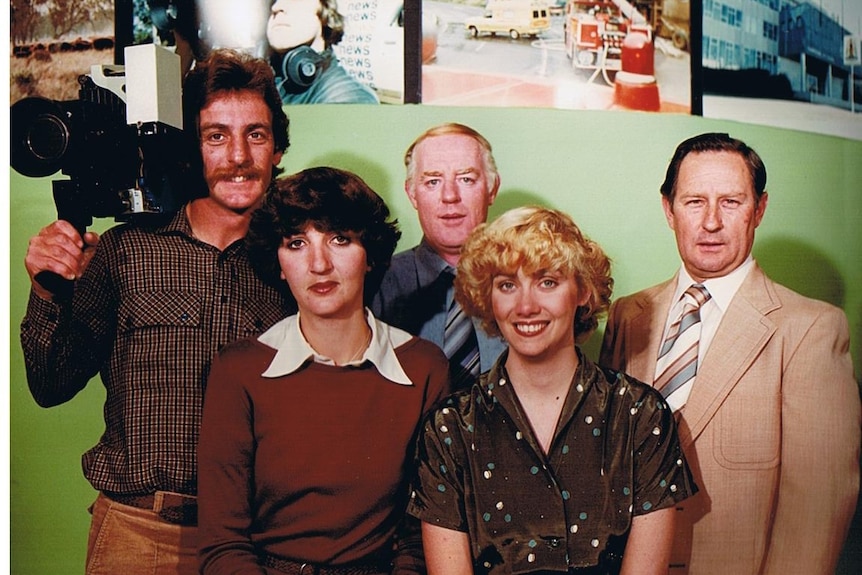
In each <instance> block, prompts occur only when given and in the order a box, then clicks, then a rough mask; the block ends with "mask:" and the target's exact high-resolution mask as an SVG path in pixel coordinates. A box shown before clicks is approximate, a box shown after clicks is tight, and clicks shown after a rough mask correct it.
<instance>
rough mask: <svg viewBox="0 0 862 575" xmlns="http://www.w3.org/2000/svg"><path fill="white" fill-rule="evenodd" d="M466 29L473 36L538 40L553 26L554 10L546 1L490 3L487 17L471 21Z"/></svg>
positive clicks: (487, 6)
mask: <svg viewBox="0 0 862 575" xmlns="http://www.w3.org/2000/svg"><path fill="white" fill-rule="evenodd" d="M464 27H465V29H466V30H467V32H469V34H470V36H472V37H473V38H477V37H478V36H479V35H480V34H491V35H492V36H493V35H495V34H498V33H499V34H507V35H508V36H509V37H510V38H512V39H513V40H517V39H518V38H520V37H521V36H534V37H538V36H539V34H541V33H542V32H544V31H545V30H548V29H549V28H550V27H551V18H550V10H549V8H548V3H547V2H546V1H544V0H488V3H487V5H486V6H485V14H484V16H478V17H474V18H467V19H466V20H465V21H464Z"/></svg>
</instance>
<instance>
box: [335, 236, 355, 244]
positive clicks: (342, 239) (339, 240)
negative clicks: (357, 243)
mask: <svg viewBox="0 0 862 575" xmlns="http://www.w3.org/2000/svg"><path fill="white" fill-rule="evenodd" d="M352 241H353V240H352V239H351V237H350V236H348V235H346V234H335V235H333V236H332V243H333V244H335V245H337V246H347V245H350V243H351V242H352Z"/></svg>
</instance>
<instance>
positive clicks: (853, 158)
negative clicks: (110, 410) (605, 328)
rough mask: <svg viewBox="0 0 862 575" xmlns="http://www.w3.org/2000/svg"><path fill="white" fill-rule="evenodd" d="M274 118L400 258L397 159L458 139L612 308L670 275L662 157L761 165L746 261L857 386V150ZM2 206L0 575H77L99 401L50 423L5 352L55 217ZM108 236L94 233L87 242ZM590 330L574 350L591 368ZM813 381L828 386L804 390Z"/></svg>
mask: <svg viewBox="0 0 862 575" xmlns="http://www.w3.org/2000/svg"><path fill="white" fill-rule="evenodd" d="M287 111H288V114H289V116H290V119H291V142H292V143H291V147H290V150H289V151H288V153H287V155H286V156H285V158H284V160H283V162H282V165H283V166H284V168H285V169H286V172H288V173H292V172H296V171H298V170H301V169H303V168H306V167H309V166H314V165H332V166H337V167H340V168H344V169H348V170H352V171H354V172H356V173H358V174H359V175H360V176H362V177H363V178H364V179H365V180H366V181H367V182H368V183H369V184H370V185H371V186H372V187H373V188H374V189H375V190H377V191H378V193H380V194H381V195H382V196H383V197H384V198H385V199H386V201H387V202H388V203H389V206H390V208H391V209H392V211H393V213H394V214H395V216H396V217H398V219H399V221H400V223H401V229H402V231H403V237H402V242H401V247H408V246H411V245H413V244H414V243H416V242H417V241H418V240H419V238H420V235H421V233H420V231H419V228H418V224H417V221H416V217H415V213H414V211H413V208H412V207H411V206H410V204H409V202H408V201H407V198H406V196H405V194H404V192H403V180H404V168H403V163H402V158H403V154H404V150H405V149H406V147H407V146H408V145H409V144H410V142H411V141H412V140H413V139H414V138H415V137H416V136H417V135H418V134H419V133H420V132H422V131H423V130H425V129H426V128H428V127H430V126H432V125H435V124H438V123H442V122H447V121H457V122H462V123H466V124H469V125H471V126H473V127H474V128H476V129H478V130H479V131H480V132H481V133H483V134H484V135H485V136H486V137H487V138H488V139H489V140H490V142H491V144H492V145H493V146H494V152H495V157H496V159H497V163H498V167H499V169H500V174H501V176H502V187H501V192H500V195H499V197H498V199H497V202H496V204H495V205H494V207H493V209H492V212H491V217H492V218H493V217H496V216H497V215H499V214H500V213H501V212H503V211H505V210H507V209H509V208H512V207H514V206H518V205H522V204H526V203H542V204H545V205H549V206H552V207H555V208H558V209H561V210H564V211H566V212H568V213H569V214H571V215H572V216H573V217H574V219H575V220H576V221H577V222H578V224H579V225H580V226H581V227H582V229H583V230H584V231H585V232H586V233H587V234H588V235H589V236H590V237H592V238H593V239H595V240H596V241H598V242H599V243H600V244H601V245H602V246H603V247H604V248H605V250H606V251H607V252H608V254H609V255H610V256H611V258H612V259H613V261H614V277H615V279H616V287H615V294H617V295H624V294H628V293H631V292H633V291H636V290H638V289H641V288H644V287H647V286H649V285H652V284H654V283H657V282H659V281H661V280H663V279H665V278H668V277H670V276H671V275H672V274H673V273H674V272H675V271H676V269H677V267H678V266H679V259H678V256H677V253H676V246H675V243H674V239H673V235H672V233H671V231H670V230H669V229H668V227H667V224H666V222H665V220H664V215H663V213H662V210H661V203H660V198H659V193H658V187H659V184H660V183H661V181H662V179H663V176H664V170H665V167H666V165H667V162H668V160H669V159H670V156H671V154H672V152H673V150H674V148H675V147H676V145H677V144H678V143H679V142H680V141H682V140H683V139H685V138H687V137H689V136H691V135H694V134H697V133H701V132H706V131H722V132H729V133H730V134H731V135H732V136H735V137H738V138H740V139H742V140H744V141H746V142H747V143H748V144H750V145H751V146H753V147H754V148H755V149H756V150H757V151H758V152H759V153H760V154H761V156H762V157H763V159H764V161H765V163H766V167H767V170H768V173H769V180H768V186H767V187H768V191H769V194H770V200H769V206H768V209H767V212H766V216H765V219H764V221H763V223H762V224H761V226H760V228H759V229H758V231H757V239H756V242H755V248H754V253H755V256H756V257H757V259H758V261H759V262H760V264H761V265H762V266H763V268H764V269H765V270H766V271H767V272H768V273H769V274H770V275H771V276H772V277H774V278H775V279H777V280H779V281H781V282H783V283H785V284H787V285H788V286H790V287H791V288H793V289H795V290H797V291H799V292H801V293H803V294H806V295H809V296H811V297H816V298H819V299H823V300H826V301H830V302H832V303H833V304H835V305H838V306H839V307H842V308H843V309H844V310H845V312H846V313H847V316H848V318H849V320H850V326H851V334H852V336H851V337H852V341H851V345H852V348H851V349H852V353H853V356H854V365H855V367H856V373H857V378H858V377H859V374H860V373H862V369H860V366H862V141H853V140H847V139H842V138H836V137H830V136H822V135H816V134H811V133H803V132H796V131H791V130H785V129H776V128H767V127H762V126H753V125H747V124H740V123H736V122H730V121H720V120H708V119H704V118H699V117H691V116H682V115H679V116H677V115H667V114H663V115H656V114H645V113H637V112H611V111H596V112H593V111H574V112H573V111H561V110H545V109H499V108H496V109H475V108H445V107H432V106H379V107H378V106H347V105H344V106H307V107H303V106H297V107H292V108H289V109H288V110H287ZM10 208H11V211H10V214H11V217H10V220H11V230H10V237H11V246H10V248H11V252H10V324H11V325H10V419H11V430H10V432H11V433H10V460H11V470H10V491H11V502H10V512H11V517H10V521H11V567H12V569H11V571H12V573H15V574H16V575H43V574H51V575H65V574H78V573H81V572H82V571H83V566H84V555H85V549H86V540H87V529H88V526H89V515H88V513H87V507H88V506H89V505H90V503H91V502H92V500H93V499H94V497H95V492H94V491H93V490H92V489H91V488H90V486H89V484H88V483H87V482H86V481H85V480H84V478H83V476H82V473H81V468H80V460H81V454H82V453H83V452H84V451H85V450H86V449H88V448H89V447H91V446H92V445H93V444H94V443H95V442H96V441H97V440H98V437H99V435H100V434H101V432H102V429H103V424H102V401H103V399H104V391H103V389H102V387H101V385H100V384H99V382H98V380H94V381H92V382H91V383H90V385H89V386H87V388H86V389H85V390H84V391H82V392H81V393H80V394H79V395H78V396H77V397H76V398H75V399H73V400H72V401H71V402H69V403H67V404H65V405H62V406H58V407H55V408H51V409H42V408H40V407H38V406H37V405H36V404H35V402H34V401H33V400H32V398H31V397H30V394H29V391H28V390H27V384H26V381H25V376H24V368H23V360H22V355H21V349H20V344H19V339H18V327H19V324H20V321H21V318H22V317H23V315H24V311H25V308H26V304H27V297H28V291H29V280H28V278H27V274H26V272H25V271H24V267H23V259H24V254H25V251H26V249H27V242H28V240H29V238H30V237H31V236H32V235H34V234H36V233H37V232H38V230H39V229H40V228H41V227H42V226H44V225H46V224H48V223H50V222H51V221H52V220H53V219H54V218H55V216H56V213H55V210H54V206H53V201H52V198H51V186H50V178H44V179H28V178H24V177H22V176H20V175H18V174H17V173H15V172H11V173H10ZM112 224H113V222H111V221H109V220H99V221H97V222H96V225H95V226H94V229H96V230H97V231H101V230H103V229H105V228H107V227H109V226H110V225H112ZM178 273H182V272H181V270H180V271H178ZM601 329H602V327H601V326H600V330H599V332H598V333H597V334H596V335H594V336H593V338H592V339H591V340H590V341H589V342H588V343H587V344H586V346H585V348H586V350H587V353H588V354H589V355H590V356H591V357H593V358H595V357H596V355H597V350H598V343H599V341H600V339H601ZM818 383H823V384H826V383H828V382H812V385H817V384H818ZM855 545H857V546H858V545H859V543H858V542H856V543H855ZM857 552H858V551H857Z"/></svg>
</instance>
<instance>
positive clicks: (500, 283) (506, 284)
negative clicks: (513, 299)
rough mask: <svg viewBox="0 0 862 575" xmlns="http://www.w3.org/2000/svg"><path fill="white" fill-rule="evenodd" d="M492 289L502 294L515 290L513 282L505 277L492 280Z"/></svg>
mask: <svg viewBox="0 0 862 575" xmlns="http://www.w3.org/2000/svg"><path fill="white" fill-rule="evenodd" d="M494 289H496V290H497V291H500V292H503V293H508V292H511V291H512V290H513V289H515V282H513V281H512V280H511V279H509V278H505V277H504V278H497V279H495V280H494Z"/></svg>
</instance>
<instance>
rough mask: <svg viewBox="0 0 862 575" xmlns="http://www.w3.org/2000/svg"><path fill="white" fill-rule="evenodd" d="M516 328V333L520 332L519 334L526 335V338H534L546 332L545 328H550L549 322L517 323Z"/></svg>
mask: <svg viewBox="0 0 862 575" xmlns="http://www.w3.org/2000/svg"><path fill="white" fill-rule="evenodd" d="M514 326H515V331H516V332H518V333H519V334H521V335H526V336H534V335H536V334H539V333H541V332H543V331H544V330H545V328H546V327H548V323H547V322H541V323H516V324H514Z"/></svg>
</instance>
